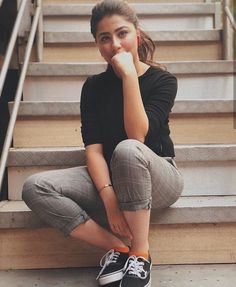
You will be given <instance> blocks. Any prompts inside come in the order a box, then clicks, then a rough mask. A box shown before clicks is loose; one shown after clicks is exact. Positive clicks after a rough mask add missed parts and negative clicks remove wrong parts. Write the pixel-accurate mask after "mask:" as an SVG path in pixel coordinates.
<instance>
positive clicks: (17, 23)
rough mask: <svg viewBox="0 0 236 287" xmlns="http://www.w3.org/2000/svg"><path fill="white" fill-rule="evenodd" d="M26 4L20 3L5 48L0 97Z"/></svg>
mask: <svg viewBox="0 0 236 287" xmlns="http://www.w3.org/2000/svg"><path fill="white" fill-rule="evenodd" d="M27 2H28V1H27V0H22V1H21V3H20V8H19V11H18V14H17V17H16V21H15V25H14V28H13V30H12V34H11V38H10V41H9V44H8V46H7V50H6V55H5V57H4V62H3V65H2V69H1V74H0V97H1V95H2V90H3V86H4V82H5V79H6V75H7V71H8V68H9V65H10V61H11V57H12V53H13V50H14V47H15V43H16V38H17V35H18V32H19V28H20V23H21V21H22V17H23V14H24V11H25V7H26V4H27Z"/></svg>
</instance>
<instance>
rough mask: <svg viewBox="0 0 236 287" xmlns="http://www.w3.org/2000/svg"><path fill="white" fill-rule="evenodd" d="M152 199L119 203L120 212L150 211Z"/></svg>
mask: <svg viewBox="0 0 236 287" xmlns="http://www.w3.org/2000/svg"><path fill="white" fill-rule="evenodd" d="M151 206H152V199H151V198H148V199H144V200H140V201H132V202H120V209H121V210H122V211H137V210H142V209H151Z"/></svg>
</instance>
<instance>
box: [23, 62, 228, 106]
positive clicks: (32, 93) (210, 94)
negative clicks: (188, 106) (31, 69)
mask: <svg viewBox="0 0 236 287" xmlns="http://www.w3.org/2000/svg"><path fill="white" fill-rule="evenodd" d="M91 68H92V67H91ZM176 76H177V78H178V93H177V99H189V100H190V99H214V100H216V99H232V98H233V76H232V75H230V74H226V73H225V74H214V75H213V74H206V75H205V76H202V75H195V74H191V73H189V74H187V75H183V74H182V75H176ZM85 79H86V77H83V76H81V77H80V76H55V77H54V76H50V77H48V76H45V77H44V76H28V77H27V78H26V81H25V85H24V91H23V99H24V101H45V102H46V101H80V95H81V89H82V86H83V83H84V81H85ZM190 91H191V92H190Z"/></svg>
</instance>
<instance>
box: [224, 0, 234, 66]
mask: <svg viewBox="0 0 236 287" xmlns="http://www.w3.org/2000/svg"><path fill="white" fill-rule="evenodd" d="M222 5H223V6H222V9H223V33H222V37H223V38H222V39H223V59H224V60H233V58H234V48H233V37H234V27H233V28H232V27H231V26H234V25H232V24H235V20H234V17H233V15H232V14H231V11H230V9H229V7H231V5H232V1H231V0H223V4H222Z"/></svg>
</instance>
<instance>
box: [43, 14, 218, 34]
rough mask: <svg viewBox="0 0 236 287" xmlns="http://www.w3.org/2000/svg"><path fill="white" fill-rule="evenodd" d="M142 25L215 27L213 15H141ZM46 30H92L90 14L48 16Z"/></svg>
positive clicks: (147, 28)
mask: <svg viewBox="0 0 236 287" xmlns="http://www.w3.org/2000/svg"><path fill="white" fill-rule="evenodd" d="M139 22H140V26H141V27H142V29H144V30H153V27H155V29H156V30H160V31H161V30H185V29H213V28H214V19H213V15H212V16H211V15H197V16H191V15H189V16H188V15H186V16H184V15H181V17H180V16H179V15H171V16H170V15H157V16H142V15H140V16H139ZM44 31H61V32H63V31H90V16H87V17H86V16H79V17H75V16H63V17H60V16H51V17H50V16H46V17H44Z"/></svg>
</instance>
